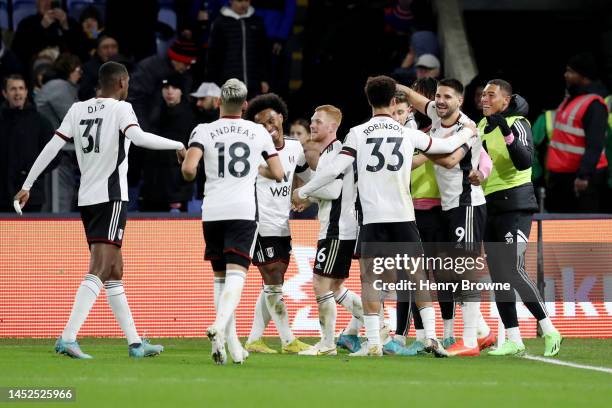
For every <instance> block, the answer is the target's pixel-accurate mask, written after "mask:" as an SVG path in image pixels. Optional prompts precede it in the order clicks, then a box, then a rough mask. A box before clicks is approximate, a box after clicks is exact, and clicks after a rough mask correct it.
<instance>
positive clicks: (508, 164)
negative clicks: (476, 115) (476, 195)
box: [478, 116, 531, 196]
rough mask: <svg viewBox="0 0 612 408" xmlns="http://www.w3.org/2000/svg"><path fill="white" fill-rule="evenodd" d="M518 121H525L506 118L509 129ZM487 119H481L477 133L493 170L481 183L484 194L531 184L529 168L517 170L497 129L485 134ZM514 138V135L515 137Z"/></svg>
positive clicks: (520, 117) (514, 117)
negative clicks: (489, 158)
mask: <svg viewBox="0 0 612 408" xmlns="http://www.w3.org/2000/svg"><path fill="white" fill-rule="evenodd" d="M518 119H525V118H524V117H522V116H511V117H508V118H506V122H507V123H508V126H509V127H512V125H513V124H514V122H516V121H517V120H518ZM486 126H487V119H486V118H482V120H481V121H480V123H479V124H478V131H479V132H480V134H481V137H482V141H483V144H484V143H486V146H487V152H488V153H489V156H490V157H491V161H492V162H493V169H492V170H491V174H490V175H489V178H487V179H486V180H485V181H484V183H483V186H482V187H483V189H484V194H485V196H486V195H489V194H491V193H495V192H496V191H501V190H507V189H509V188H513V187H518V186H520V185H523V184H526V183H529V182H531V167H530V168H528V169H527V170H520V171H519V170H517V169H516V167H514V164H513V163H512V159H510V153H508V148H507V146H506V141H505V140H504V136H503V135H502V132H501V130H499V127H496V128H495V130H493V131H492V132H491V133H485V131H484V129H485V127H486ZM515 137H516V135H515Z"/></svg>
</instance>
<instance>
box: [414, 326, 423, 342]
mask: <svg viewBox="0 0 612 408" xmlns="http://www.w3.org/2000/svg"><path fill="white" fill-rule="evenodd" d="M415 331H416V340H417V341H420V342H423V341H425V329H416V330H415Z"/></svg>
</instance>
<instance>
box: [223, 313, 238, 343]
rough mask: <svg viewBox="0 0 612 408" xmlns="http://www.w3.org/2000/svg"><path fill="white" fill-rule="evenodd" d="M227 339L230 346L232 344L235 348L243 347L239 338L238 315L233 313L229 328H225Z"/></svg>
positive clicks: (228, 323)
mask: <svg viewBox="0 0 612 408" xmlns="http://www.w3.org/2000/svg"><path fill="white" fill-rule="evenodd" d="M225 339H226V341H227V343H228V344H230V343H232V345H233V346H234V348H236V349H237V348H239V347H242V344H241V343H240V339H239V338H238V332H237V331H236V313H232V316H231V317H230V320H229V322H227V326H226V327H225Z"/></svg>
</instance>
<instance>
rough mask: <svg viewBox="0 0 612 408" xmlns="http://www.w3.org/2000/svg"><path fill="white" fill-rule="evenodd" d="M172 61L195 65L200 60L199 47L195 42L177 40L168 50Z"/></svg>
mask: <svg viewBox="0 0 612 408" xmlns="http://www.w3.org/2000/svg"><path fill="white" fill-rule="evenodd" d="M168 56H169V57H170V59H172V60H174V61H177V62H182V63H184V64H189V65H190V64H193V63H194V62H196V59H197V58H198V47H197V45H196V44H195V43H194V42H193V41H189V40H176V41H175V42H174V43H172V45H171V46H170V48H168Z"/></svg>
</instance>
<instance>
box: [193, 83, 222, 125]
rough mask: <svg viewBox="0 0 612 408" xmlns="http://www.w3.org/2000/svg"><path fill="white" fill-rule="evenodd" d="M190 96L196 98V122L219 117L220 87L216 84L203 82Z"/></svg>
mask: <svg viewBox="0 0 612 408" xmlns="http://www.w3.org/2000/svg"><path fill="white" fill-rule="evenodd" d="M191 96H192V97H193V98H195V99H196V104H195V110H194V113H195V120H196V123H211V122H214V121H215V120H217V119H219V105H220V104H221V88H219V87H218V86H217V84H215V83H214V82H203V83H202V85H200V86H199V87H198V90H197V91H195V92H193V93H192V94H191Z"/></svg>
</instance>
